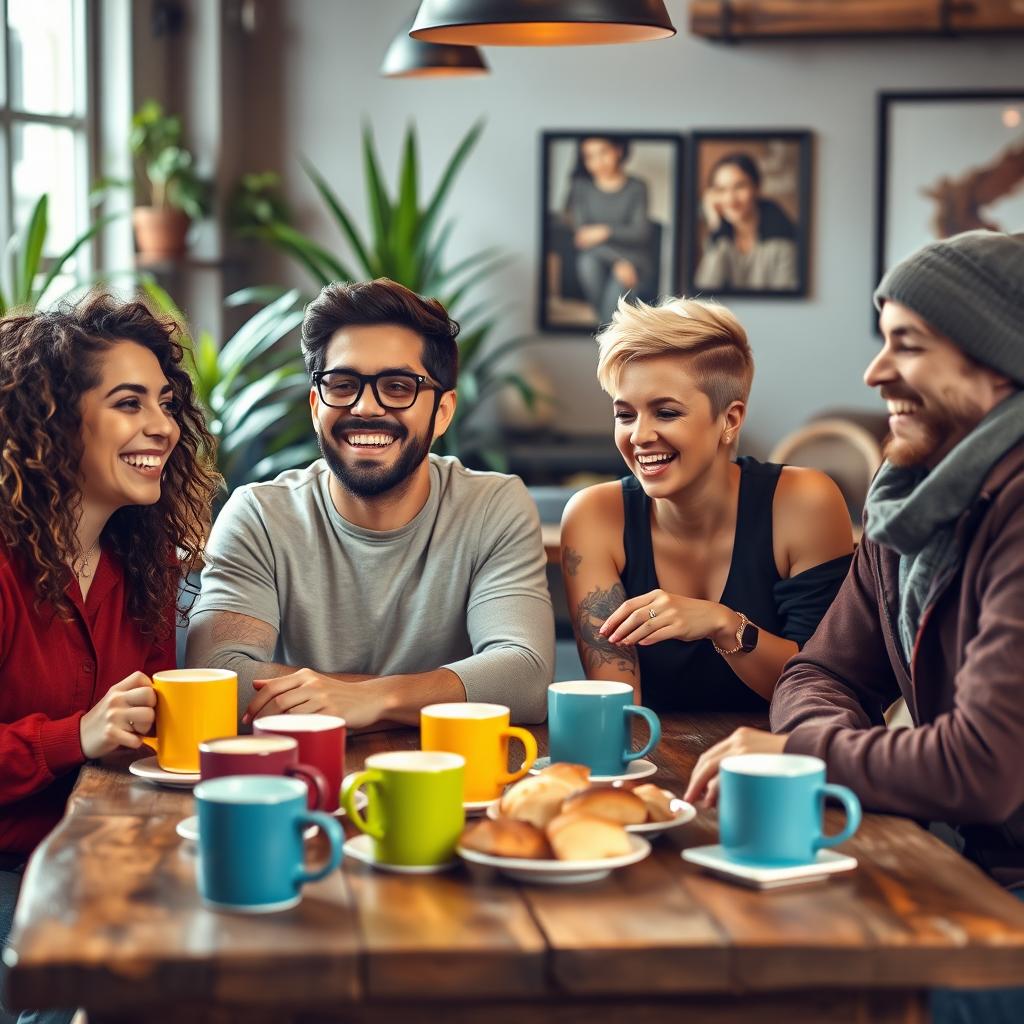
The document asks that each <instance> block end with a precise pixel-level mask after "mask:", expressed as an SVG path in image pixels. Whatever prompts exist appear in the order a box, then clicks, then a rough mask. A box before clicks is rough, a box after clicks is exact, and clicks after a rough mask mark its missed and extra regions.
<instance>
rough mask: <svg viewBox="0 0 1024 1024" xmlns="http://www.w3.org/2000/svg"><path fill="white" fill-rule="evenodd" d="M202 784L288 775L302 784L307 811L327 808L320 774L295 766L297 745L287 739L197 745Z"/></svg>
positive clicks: (222, 739) (238, 739) (326, 793)
mask: <svg viewBox="0 0 1024 1024" xmlns="http://www.w3.org/2000/svg"><path fill="white" fill-rule="evenodd" d="M199 774H200V775H201V776H202V778H203V780H204V781H205V780H206V779H219V778H220V777H221V776H223V775H292V776H295V777H296V778H299V779H301V780H302V781H303V782H305V783H306V786H307V788H308V789H309V797H308V804H309V809H310V810H311V811H315V810H324V809H327V810H333V807H328V806H327V805H328V803H329V801H330V796H329V794H330V792H331V790H330V788H329V786H328V783H327V780H326V779H325V778H324V774H323V772H321V771H320V770H319V769H318V768H315V767H314V766H313V765H310V764H304V763H300V762H299V744H298V742H297V741H296V740H294V739H292V737H290V736H221V737H219V738H217V739H212V740H204V741H203V742H202V743H200V744H199Z"/></svg>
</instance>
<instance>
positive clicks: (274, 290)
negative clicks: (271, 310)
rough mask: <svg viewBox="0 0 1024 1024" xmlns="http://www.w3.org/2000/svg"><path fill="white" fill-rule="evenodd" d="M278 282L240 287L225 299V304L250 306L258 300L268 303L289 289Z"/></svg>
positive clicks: (261, 302) (261, 303)
mask: <svg viewBox="0 0 1024 1024" xmlns="http://www.w3.org/2000/svg"><path fill="white" fill-rule="evenodd" d="M287 290H288V289H287V288H284V287H283V286H281V285H277V284H257V285H253V286H252V287H250V288H239V289H238V291H237V292H232V293H231V294H230V295H228V296H226V297H225V299H224V305H225V306H231V307H236V306H248V305H249V304H250V303H254V302H258V303H259V304H260V305H263V306H265V305H267V304H268V303H271V302H273V301H274V300H275V299H279V298H280V297H281V296H282V295H284V293H285V292H286V291H287Z"/></svg>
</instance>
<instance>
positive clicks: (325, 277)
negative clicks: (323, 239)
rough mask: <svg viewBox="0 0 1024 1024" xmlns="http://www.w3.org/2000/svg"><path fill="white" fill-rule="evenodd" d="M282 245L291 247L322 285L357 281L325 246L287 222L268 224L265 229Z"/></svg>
mask: <svg viewBox="0 0 1024 1024" xmlns="http://www.w3.org/2000/svg"><path fill="white" fill-rule="evenodd" d="M264 230H265V231H266V232H267V234H268V235H270V236H271V237H272V238H274V239H275V240H276V241H277V242H278V243H279V244H280V245H281V246H282V247H284V248H287V249H289V250H290V251H291V252H293V253H294V254H295V256H296V257H297V258H298V259H299V260H301V261H302V263H303V264H304V265H305V266H306V267H307V268H308V269H309V270H310V272H311V273H312V274H313V276H314V277H315V278H316V279H317V280H318V281H319V282H320V284H321V285H325V284H330V283H331V282H332V281H355V280H357V277H356V275H355V274H353V273H352V271H351V270H349V269H348V267H346V266H344V264H342V263H341V261H340V260H337V259H335V257H334V256H332V255H331V254H330V253H329V252H328V251H327V250H326V249H325V248H323V246H320V245H317V243H316V242H314V241H313V240H312V239H311V238H307V237H306V236H305V235H304V234H303V233H302V232H301V231H296V230H295V228H293V227H289V226H288V225H287V224H268V225H267V226H266V228H265V229H264Z"/></svg>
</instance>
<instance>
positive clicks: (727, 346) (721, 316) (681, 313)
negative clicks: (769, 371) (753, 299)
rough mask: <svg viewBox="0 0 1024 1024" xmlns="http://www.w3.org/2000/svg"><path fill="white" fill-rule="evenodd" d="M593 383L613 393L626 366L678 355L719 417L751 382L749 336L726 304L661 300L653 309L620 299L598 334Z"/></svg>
mask: <svg viewBox="0 0 1024 1024" xmlns="http://www.w3.org/2000/svg"><path fill="white" fill-rule="evenodd" d="M597 345H598V349H599V353H600V354H599V356H598V360H597V379H598V381H599V382H600V384H601V387H602V388H603V389H604V390H605V391H606V392H607V393H608V394H609V395H611V394H613V393H614V391H615V388H616V387H617V386H618V382H619V377H620V375H621V374H622V371H623V369H624V368H625V366H626V365H627V364H628V363H631V362H633V360H635V359H650V358H651V357H653V356H670V355H678V356H680V357H681V358H684V359H685V360H686V361H687V364H688V365H687V369H688V370H689V371H690V373H692V374H693V377H694V380H695V382H696V384H697V387H698V388H700V390H701V391H703V392H704V394H705V395H707V396H708V398H709V399H710V401H711V415H712V416H718V415H720V414H721V413H722V412H724V411H725V409H727V408H728V406H729V404H730V403H731V402H744V403H745V402H746V401H747V398H748V397H749V395H750V384H751V382H752V381H753V379H754V357H753V355H752V354H751V352H750V345H749V344H748V343H747V332H746V331H745V330H744V329H743V327H742V326H741V325H740V322H739V321H738V320H737V319H736V317H734V316H733V315H732V313H730V312H729V310H728V309H726V308H725V306H720V305H719V304H718V303H717V302H705V301H704V300H702V299H685V298H684V299H665V301H663V302H660V303H658V304H657V305H655V306H649V305H647V303H645V302H640V301H639V300H637V301H636V302H635V304H634V303H628V302H626V301H625V299H619V308H618V309H617V310H616V311H615V314H614V315H613V316H612V320H611V323H610V324H608V326H607V327H605V328H604V330H603V331H601V332H600V333H599V334H598V335H597Z"/></svg>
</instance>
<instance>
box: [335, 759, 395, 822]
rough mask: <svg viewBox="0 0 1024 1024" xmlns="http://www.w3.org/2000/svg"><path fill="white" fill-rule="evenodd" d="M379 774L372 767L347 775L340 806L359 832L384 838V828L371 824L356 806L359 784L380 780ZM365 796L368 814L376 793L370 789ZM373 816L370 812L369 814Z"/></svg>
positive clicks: (363, 784)
mask: <svg viewBox="0 0 1024 1024" xmlns="http://www.w3.org/2000/svg"><path fill="white" fill-rule="evenodd" d="M381 778H382V776H381V774H380V772H379V771H377V770H376V769H374V768H369V769H367V770H366V771H364V772H356V773H355V775H352V776H350V777H349V779H348V781H347V782H346V783H345V788H344V789H343V790H342V791H341V806H342V807H344V808H345V813H346V814H347V815H348V820H349V821H351V822H352V824H353V825H355V827H356V828H357V829H359V831H360V832H365V833H366V834H367V835H368V836H373V838H374V839H383V838H384V829H382V828H381V827H380V826H379V825H377V824H376V823H374V824H373V825H371V824H370V823H369V822H368V821H367V820H366V818H364V817H363V816H362V815H361V814H360V813H359V809H358V808H357V807H356V793H357V792H358V791H359V788H360V787H361V786H365V785H366V784H367V783H374V782H380V781H381ZM366 798H367V800H368V801H369V802H368V803H367V805H366V810H367V813H368V814H370V812H371V811H372V808H373V805H374V803H375V802H376V799H377V794H376V793H375V792H374V791H373V789H371V790H370V791H369V792H368V793H367V794H366ZM370 816H371V817H373V815H372V814H370Z"/></svg>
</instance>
